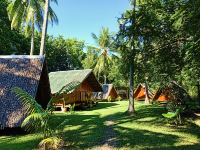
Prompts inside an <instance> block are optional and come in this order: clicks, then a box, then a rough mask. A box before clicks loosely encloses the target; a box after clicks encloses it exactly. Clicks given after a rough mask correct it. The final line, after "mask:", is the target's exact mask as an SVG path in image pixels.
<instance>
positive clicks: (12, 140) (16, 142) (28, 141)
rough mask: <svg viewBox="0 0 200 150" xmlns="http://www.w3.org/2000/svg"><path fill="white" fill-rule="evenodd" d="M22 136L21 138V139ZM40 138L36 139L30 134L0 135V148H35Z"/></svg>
mask: <svg viewBox="0 0 200 150" xmlns="http://www.w3.org/2000/svg"><path fill="white" fill-rule="evenodd" d="M22 138H23V139H22ZM40 141H41V139H36V138H34V136H31V137H30V135H23V136H20V135H16V136H0V149H1V150H26V149H27V150H29V149H34V148H35V149H37V148H38V144H39V142H40Z"/></svg>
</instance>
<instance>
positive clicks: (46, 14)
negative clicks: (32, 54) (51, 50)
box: [40, 0, 49, 55]
mask: <svg viewBox="0 0 200 150" xmlns="http://www.w3.org/2000/svg"><path fill="white" fill-rule="evenodd" d="M48 13H49V0H46V3H45V15H44V23H43V29H42V39H41V47H40V55H43V52H44V46H45V39H46V33H47V23H48V22H47V21H48V20H47V19H48Z"/></svg>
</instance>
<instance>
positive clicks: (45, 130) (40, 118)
mask: <svg viewBox="0 0 200 150" xmlns="http://www.w3.org/2000/svg"><path fill="white" fill-rule="evenodd" d="M77 85H78V84H77V83H69V84H67V85H66V86H63V87H62V88H61V89H60V90H59V91H58V92H57V93H56V94H55V96H53V97H52V98H51V100H50V101H49V102H48V104H47V107H46V109H43V108H42V106H41V105H40V104H38V102H37V101H36V100H35V99H34V98H33V97H32V96H31V95H29V94H28V93H27V92H25V91H23V90H22V89H20V88H18V87H14V88H12V90H13V91H14V92H15V93H16V96H19V99H18V101H19V102H20V103H21V104H22V106H24V107H26V111H25V112H24V115H25V117H26V118H25V120H24V121H23V123H22V125H21V127H22V128H24V129H25V130H26V131H28V132H36V133H38V134H43V141H41V143H40V145H43V144H44V143H50V144H51V145H53V146H54V147H58V145H59V144H60V142H62V140H61V139H62V131H63V130H64V128H65V126H66V124H67V122H68V121H69V120H68V119H65V120H64V121H63V122H62V123H61V124H59V125H58V126H56V127H52V126H51V125H50V123H49V121H50V120H51V118H52V117H53V115H54V113H53V111H54V110H55V107H54V105H53V103H52V101H53V100H54V102H55V100H56V99H57V98H58V96H59V95H60V94H61V93H68V92H69V91H71V90H73V89H74V88H76V87H77ZM44 145H45V146H46V144H44Z"/></svg>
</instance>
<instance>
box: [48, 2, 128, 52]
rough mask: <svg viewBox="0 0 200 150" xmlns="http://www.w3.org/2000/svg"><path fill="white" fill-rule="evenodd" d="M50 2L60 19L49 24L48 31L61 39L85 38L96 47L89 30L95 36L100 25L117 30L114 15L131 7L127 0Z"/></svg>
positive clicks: (116, 15) (116, 16) (113, 30)
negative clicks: (56, 22) (55, 22)
mask: <svg viewBox="0 0 200 150" xmlns="http://www.w3.org/2000/svg"><path fill="white" fill-rule="evenodd" d="M50 6H51V7H52V9H53V10H54V12H55V13H56V15H57V17H58V19H59V23H58V25H56V24H54V25H53V27H52V26H51V25H50V24H49V25H48V28H47V34H48V35H53V37H58V35H62V36H63V38H64V39H66V38H68V37H69V38H71V39H72V38H75V37H77V40H78V41H82V40H84V41H85V45H88V46H89V45H90V46H95V47H97V44H96V43H95V40H94V39H93V38H92V36H91V33H92V32H93V33H94V34H96V35H97V37H98V36H99V35H100V30H101V28H102V27H104V28H108V29H109V31H110V32H116V33H117V31H118V30H119V29H118V27H117V25H118V22H117V18H119V17H121V14H122V13H123V12H124V11H125V10H127V9H131V6H130V3H129V1H128V0H58V5H56V4H55V3H53V2H51V3H50ZM84 52H86V49H84Z"/></svg>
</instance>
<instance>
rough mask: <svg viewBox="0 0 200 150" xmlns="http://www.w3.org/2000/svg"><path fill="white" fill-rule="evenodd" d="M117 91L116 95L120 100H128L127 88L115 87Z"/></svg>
mask: <svg viewBox="0 0 200 150" xmlns="http://www.w3.org/2000/svg"><path fill="white" fill-rule="evenodd" d="M115 89H116V90H117V94H118V95H119V96H120V97H121V98H122V99H128V91H129V87H115Z"/></svg>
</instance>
